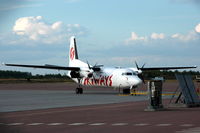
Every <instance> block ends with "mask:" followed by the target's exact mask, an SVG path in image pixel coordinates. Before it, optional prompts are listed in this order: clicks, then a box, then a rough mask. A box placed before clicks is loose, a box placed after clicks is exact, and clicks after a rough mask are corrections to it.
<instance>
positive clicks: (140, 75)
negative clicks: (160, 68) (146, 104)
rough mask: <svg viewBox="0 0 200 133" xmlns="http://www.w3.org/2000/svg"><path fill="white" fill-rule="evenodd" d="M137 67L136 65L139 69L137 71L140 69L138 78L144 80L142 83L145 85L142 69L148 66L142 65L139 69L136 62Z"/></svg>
mask: <svg viewBox="0 0 200 133" xmlns="http://www.w3.org/2000/svg"><path fill="white" fill-rule="evenodd" d="M135 65H136V67H137V69H138V77H139V78H140V79H141V80H142V82H143V83H144V84H145V81H144V76H143V74H142V70H141V69H143V68H144V66H145V65H146V64H145V63H144V64H143V65H142V67H139V66H138V64H137V62H136V61H135Z"/></svg>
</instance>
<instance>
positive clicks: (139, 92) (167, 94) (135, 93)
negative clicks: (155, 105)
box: [118, 91, 179, 96]
mask: <svg viewBox="0 0 200 133" xmlns="http://www.w3.org/2000/svg"><path fill="white" fill-rule="evenodd" d="M147 94H148V92H146V91H143V92H142V91H138V92H134V93H130V94H118V96H132V95H147ZM172 95H176V96H178V95H179V94H177V93H176V94H174V93H163V94H162V96H172Z"/></svg>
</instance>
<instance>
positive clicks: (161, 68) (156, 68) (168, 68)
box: [139, 66, 197, 71]
mask: <svg viewBox="0 0 200 133" xmlns="http://www.w3.org/2000/svg"><path fill="white" fill-rule="evenodd" d="M191 68H197V66H191V67H149V68H148V67H146V68H139V69H140V70H142V71H149V70H170V69H191Z"/></svg>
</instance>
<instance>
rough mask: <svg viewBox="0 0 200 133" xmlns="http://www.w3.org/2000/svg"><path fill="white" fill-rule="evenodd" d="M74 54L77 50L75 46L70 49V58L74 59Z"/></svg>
mask: <svg viewBox="0 0 200 133" xmlns="http://www.w3.org/2000/svg"><path fill="white" fill-rule="evenodd" d="M74 55H75V50H74V48H73V47H71V49H70V59H71V60H73V59H74Z"/></svg>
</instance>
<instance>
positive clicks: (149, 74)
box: [0, 70, 200, 80]
mask: <svg viewBox="0 0 200 133" xmlns="http://www.w3.org/2000/svg"><path fill="white" fill-rule="evenodd" d="M175 74H187V75H191V76H192V77H193V78H195V76H196V75H200V72H199V71H182V72H181V71H177V70H176V71H145V72H143V77H144V79H146V80H149V79H152V78H154V77H164V79H176V77H175ZM10 78H16V79H69V77H68V76H67V75H66V74H64V75H61V74H45V75H40V74H37V75H32V73H30V72H20V71H4V70H0V79H10Z"/></svg>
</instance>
